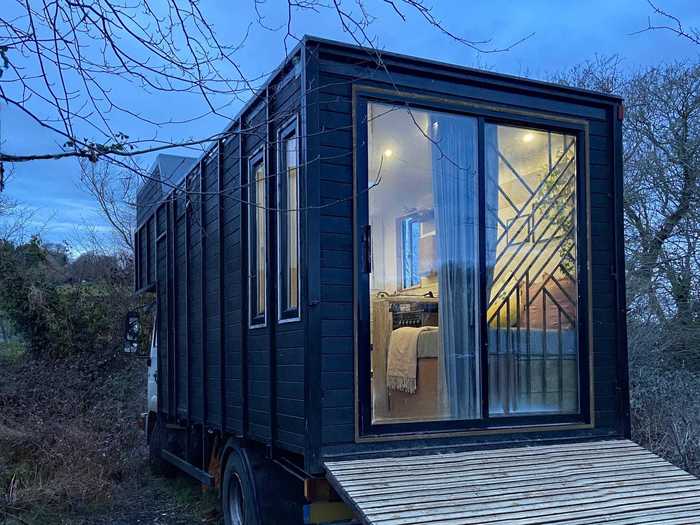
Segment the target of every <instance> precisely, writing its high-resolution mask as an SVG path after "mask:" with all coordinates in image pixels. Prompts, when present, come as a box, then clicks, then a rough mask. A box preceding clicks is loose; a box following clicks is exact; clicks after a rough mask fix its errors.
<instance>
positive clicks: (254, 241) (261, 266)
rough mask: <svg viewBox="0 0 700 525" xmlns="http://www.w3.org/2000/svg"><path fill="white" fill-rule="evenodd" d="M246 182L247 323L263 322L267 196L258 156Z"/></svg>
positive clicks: (265, 291)
mask: <svg viewBox="0 0 700 525" xmlns="http://www.w3.org/2000/svg"><path fill="white" fill-rule="evenodd" d="M251 165H252V169H251V170H250V174H251V176H250V179H251V180H250V181H249V185H248V188H249V191H248V193H249V201H250V203H249V205H248V210H249V222H250V224H249V231H250V238H249V247H248V252H249V271H250V279H249V282H250V303H251V304H250V325H251V326H260V325H264V324H265V305H266V302H267V301H266V300H265V294H266V293H267V287H266V281H267V260H266V254H267V215H266V211H267V210H266V209H267V195H266V192H265V162H264V160H263V158H262V156H258V157H256V158H255V159H253V161H252V162H251Z"/></svg>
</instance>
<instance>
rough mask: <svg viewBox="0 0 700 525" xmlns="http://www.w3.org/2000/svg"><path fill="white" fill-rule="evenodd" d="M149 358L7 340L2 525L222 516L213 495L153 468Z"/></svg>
mask: <svg viewBox="0 0 700 525" xmlns="http://www.w3.org/2000/svg"><path fill="white" fill-rule="evenodd" d="M145 379H146V363H145V359H143V358H140V357H133V356H129V355H125V354H121V353H120V352H118V351H114V352H106V353H101V354H99V355H98V354H95V355H90V356H85V355H83V356H74V357H71V358H69V359H64V360H60V361H47V360H36V359H32V358H31V357H29V356H28V355H26V354H23V353H21V352H20V353H18V352H13V353H7V352H3V351H2V349H1V348H0V525H10V524H12V525H39V524H41V525H45V524H47V525H50V524H57V525H59V524H60V525H74V524H75V525H98V524H100V525H101V524H119V525H121V524H124V525H126V524H133V523H138V524H177V525H180V524H182V525H184V524H194V523H208V524H218V523H220V521H221V520H220V513H219V509H218V502H217V498H216V495H215V494H214V493H212V492H209V493H203V492H202V490H201V487H200V486H199V485H198V484H197V483H196V482H194V481H193V480H190V479H189V478H186V477H178V478H174V479H165V478H159V477H156V476H154V475H152V474H151V473H150V471H149V469H148V465H147V455H148V453H147V448H146V446H145V442H144V436H143V432H142V431H141V429H139V428H138V426H137V425H136V420H137V417H138V415H139V414H140V413H141V412H142V411H143V407H144V406H145V394H146V384H145Z"/></svg>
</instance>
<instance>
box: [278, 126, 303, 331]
mask: <svg viewBox="0 0 700 525" xmlns="http://www.w3.org/2000/svg"><path fill="white" fill-rule="evenodd" d="M278 139H279V140H278V145H279V163H278V169H277V172H278V177H277V189H278V191H277V207H278V208H279V221H278V236H277V237H278V243H279V250H278V268H279V287H278V288H279V319H280V321H290V320H296V319H299V147H298V144H299V141H298V138H297V123H296V119H295V120H294V122H292V123H290V124H289V125H288V126H287V127H285V128H284V129H283V130H282V131H281V132H280V134H279V137H278Z"/></svg>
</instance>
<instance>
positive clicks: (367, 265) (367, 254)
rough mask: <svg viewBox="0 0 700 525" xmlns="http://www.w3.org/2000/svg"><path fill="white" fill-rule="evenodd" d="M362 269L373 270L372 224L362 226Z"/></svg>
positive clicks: (368, 271)
mask: <svg viewBox="0 0 700 525" xmlns="http://www.w3.org/2000/svg"><path fill="white" fill-rule="evenodd" d="M362 252H363V253H362V271H363V272H365V273H371V272H372V226H371V225H370V224H365V225H364V226H363V227H362Z"/></svg>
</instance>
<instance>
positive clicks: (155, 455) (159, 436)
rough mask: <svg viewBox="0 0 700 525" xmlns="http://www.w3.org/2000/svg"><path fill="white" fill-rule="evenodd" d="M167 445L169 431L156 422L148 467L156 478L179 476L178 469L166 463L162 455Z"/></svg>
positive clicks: (149, 442)
mask: <svg viewBox="0 0 700 525" xmlns="http://www.w3.org/2000/svg"><path fill="white" fill-rule="evenodd" d="M167 444H168V435H167V430H166V429H165V428H164V427H163V425H162V424H161V422H160V421H158V420H156V422H155V424H154V425H153V430H152V431H151V434H150V439H149V440H148V466H149V467H150V469H151V472H152V473H153V474H155V475H156V476H164V477H167V478H172V477H174V476H175V475H177V469H176V468H175V466H174V465H172V464H170V463H168V462H167V461H165V460H164V459H163V457H162V456H161V453H160V451H161V450H163V449H167Z"/></svg>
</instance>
